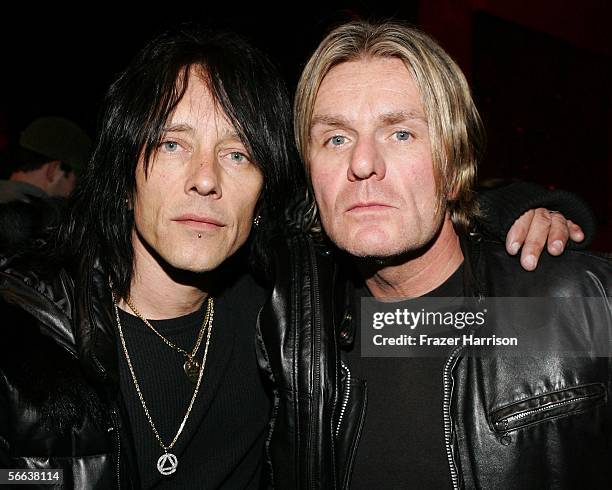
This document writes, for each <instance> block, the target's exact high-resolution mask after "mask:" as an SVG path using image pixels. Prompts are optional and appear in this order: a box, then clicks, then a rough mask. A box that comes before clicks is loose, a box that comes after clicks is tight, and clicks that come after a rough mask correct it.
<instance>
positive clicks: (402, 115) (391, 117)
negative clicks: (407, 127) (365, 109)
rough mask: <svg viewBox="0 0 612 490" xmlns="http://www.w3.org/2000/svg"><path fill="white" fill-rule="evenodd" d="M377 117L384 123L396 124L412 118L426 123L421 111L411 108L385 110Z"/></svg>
mask: <svg viewBox="0 0 612 490" xmlns="http://www.w3.org/2000/svg"><path fill="white" fill-rule="evenodd" d="M378 119H379V120H380V121H381V122H383V123H384V124H386V125H393V124H398V123H401V122H405V121H410V120H414V119H416V120H418V121H421V122H424V123H425V124H427V119H426V118H425V116H424V115H423V114H422V113H420V112H417V111H413V110H409V111H394V112H387V113H385V114H381V115H380V116H378Z"/></svg>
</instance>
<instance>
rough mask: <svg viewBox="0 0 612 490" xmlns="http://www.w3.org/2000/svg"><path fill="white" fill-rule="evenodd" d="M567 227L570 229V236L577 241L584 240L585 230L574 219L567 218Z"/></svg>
mask: <svg viewBox="0 0 612 490" xmlns="http://www.w3.org/2000/svg"><path fill="white" fill-rule="evenodd" d="M567 227H568V229H569V236H570V238H571V239H572V240H573V241H575V242H581V241H582V240H584V231H582V228H580V226H578V225H577V224H576V223H574V222H573V221H572V220H570V219H568V220H567Z"/></svg>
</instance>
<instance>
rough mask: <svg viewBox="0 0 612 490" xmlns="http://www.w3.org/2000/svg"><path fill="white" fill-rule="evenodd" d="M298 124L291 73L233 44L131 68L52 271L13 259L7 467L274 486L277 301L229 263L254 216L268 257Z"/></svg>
mask: <svg viewBox="0 0 612 490" xmlns="http://www.w3.org/2000/svg"><path fill="white" fill-rule="evenodd" d="M289 116H290V106H289V103H288V97H287V95H286V93H285V89H284V87H283V84H282V82H281V80H280V78H279V77H278V75H277V74H276V71H275V69H274V68H273V66H272V65H271V64H270V62H269V61H268V60H267V59H266V58H265V57H264V56H263V55H262V54H260V53H259V52H258V51H257V50H255V49H254V48H252V47H251V46H249V45H248V44H246V43H244V42H243V41H241V40H240V39H238V38H237V37H236V36H233V35H229V34H215V33H200V32H198V31H197V30H195V29H194V28H185V29H179V30H177V31H176V32H172V33H168V34H166V35H163V36H161V37H159V38H157V39H156V40H155V41H153V42H151V43H150V44H149V45H147V46H146V47H145V48H144V49H143V50H142V51H141V52H140V53H139V54H138V56H137V57H136V58H135V60H134V61H133V62H132V64H130V66H129V67H128V68H127V69H126V70H125V71H124V72H123V73H121V75H120V76H119V77H118V79H117V80H116V81H115V82H114V83H113V85H112V86H111V88H110V90H109V92H108V94H107V96H106V101H105V107H104V112H103V115H102V121H101V127H100V134H99V138H98V141H97V145H96V147H95V151H94V154H93V157H92V159H91V163H90V166H89V168H88V171H87V172H86V174H85V175H84V177H83V181H82V182H81V184H80V186H79V187H78V189H77V190H76V193H75V196H74V198H73V201H72V206H71V208H70V214H69V216H68V219H67V221H66V224H65V225H63V226H62V228H61V229H60V230H59V233H58V244H57V247H56V251H55V253H54V256H53V260H52V263H51V262H50V263H46V264H40V266H33V265H32V261H31V260H29V259H28V262H27V263H25V264H24V263H23V261H22V262H19V261H13V262H11V263H5V264H3V265H4V267H3V274H2V296H3V299H4V300H5V301H6V302H7V303H8V304H4V305H3V312H4V315H6V316H5V317H4V318H10V321H9V320H7V321H6V323H5V324H4V325H3V329H2V341H1V342H0V344H1V345H2V348H1V351H2V352H1V354H0V358H1V359H2V361H1V364H2V367H1V370H2V389H1V390H0V407H1V408H0V466H1V467H3V468H31V469H33V468H41V469H44V468H62V469H63V470H64V474H63V478H64V482H65V483H66V484H67V485H69V486H74V487H75V488H94V487H96V488H113V487H119V486H122V487H141V486H142V487H144V488H149V487H151V486H153V485H155V484H158V483H159V484H160V487H161V488H165V486H167V485H170V486H172V487H173V488H217V487H219V486H221V485H224V486H226V487H227V488H258V486H259V484H260V474H261V462H262V458H263V453H264V440H265V435H266V428H267V423H268V420H269V416H270V408H271V406H270V401H269V397H268V395H267V394H266V391H265V389H264V386H263V382H262V379H261V377H260V374H259V372H258V368H257V361H256V353H255V347H254V346H255V323H256V315H257V312H258V311H259V308H260V306H261V304H262V303H263V300H264V297H265V295H264V290H263V289H262V288H261V287H260V286H258V285H257V284H256V282H255V281H254V280H253V278H252V277H251V276H249V275H245V274H244V272H245V271H246V269H247V267H246V265H245V264H244V263H243V261H244V255H245V254H238V256H237V257H236V258H235V259H233V261H232V262H231V263H228V262H226V259H227V258H228V257H230V256H232V255H234V254H235V252H237V251H238V250H239V249H240V248H241V247H242V246H243V244H244V243H245V242H246V240H247V237H248V236H249V233H250V231H251V227H252V223H253V221H255V223H256V229H255V232H254V233H253V236H252V240H251V250H252V251H253V255H254V256H257V257H264V255H263V254H262V251H263V250H264V247H265V244H264V239H265V238H266V237H268V236H272V235H273V234H274V227H275V226H276V224H277V223H280V222H281V218H282V213H283V212H284V210H285V208H286V204H285V202H284V198H285V196H291V195H293V194H295V189H297V183H298V179H299V176H300V173H299V169H298V167H297V166H296V167H292V164H293V165H296V163H295V162H297V160H296V159H295V157H294V155H293V154H292V153H291V152H292V148H293V146H292V141H291V134H292V133H291V129H290V124H291V122H290V117H289ZM296 169H297V170H296ZM23 260H25V259H23ZM56 263H57V264H58V267H55V264H56ZM259 263H262V260H259ZM34 270H36V271H37V273H38V274H37V275H35V273H34V272H33V271H34ZM136 469H138V471H137V470H136Z"/></svg>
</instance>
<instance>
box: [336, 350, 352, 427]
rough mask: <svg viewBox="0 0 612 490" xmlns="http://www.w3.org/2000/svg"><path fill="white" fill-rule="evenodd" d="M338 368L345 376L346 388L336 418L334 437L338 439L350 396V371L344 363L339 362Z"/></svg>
mask: <svg viewBox="0 0 612 490" xmlns="http://www.w3.org/2000/svg"><path fill="white" fill-rule="evenodd" d="M340 367H341V369H342V370H344V372H345V375H346V382H345V386H346V388H345V390H344V397H343V398H342V405H340V415H339V416H338V425H337V426H336V437H338V434H340V426H341V425H342V419H343V418H344V414H345V413H346V407H347V405H348V401H349V398H350V396H351V370H350V369H349V368H348V366H347V365H346V364H345V363H344V361H340Z"/></svg>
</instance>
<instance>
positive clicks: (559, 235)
mask: <svg viewBox="0 0 612 490" xmlns="http://www.w3.org/2000/svg"><path fill="white" fill-rule="evenodd" d="M549 216H550V218H551V222H550V230H549V231H548V239H547V244H548V247H547V248H548V253H549V254H550V255H561V254H562V253H563V250H564V249H565V245H566V244H567V240H568V239H569V227H568V225H567V220H566V219H565V216H563V215H562V214H561V213H550V212H549Z"/></svg>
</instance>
